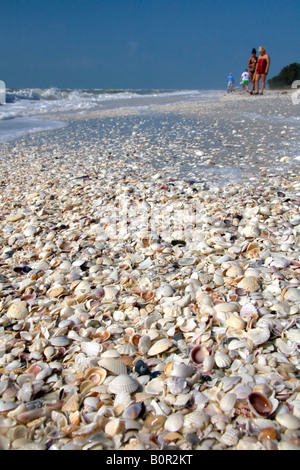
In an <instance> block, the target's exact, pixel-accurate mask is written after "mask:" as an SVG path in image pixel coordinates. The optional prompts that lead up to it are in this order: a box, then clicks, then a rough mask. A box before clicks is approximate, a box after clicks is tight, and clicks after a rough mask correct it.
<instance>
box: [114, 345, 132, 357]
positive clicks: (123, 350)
mask: <svg viewBox="0 0 300 470" xmlns="http://www.w3.org/2000/svg"><path fill="white" fill-rule="evenodd" d="M117 351H118V352H119V353H120V354H121V355H125V356H133V355H134V354H135V353H136V348H135V347H134V346H133V344H130V343H125V344H121V345H120V346H117Z"/></svg>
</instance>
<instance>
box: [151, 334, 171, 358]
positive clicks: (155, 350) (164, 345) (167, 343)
mask: <svg viewBox="0 0 300 470" xmlns="http://www.w3.org/2000/svg"><path fill="white" fill-rule="evenodd" d="M171 346H173V343H172V341H171V340H169V339H168V338H163V339H160V340H158V341H156V342H155V343H154V344H153V346H151V348H150V349H149V351H148V356H157V354H161V353H162V352H164V351H167V349H170V348H171Z"/></svg>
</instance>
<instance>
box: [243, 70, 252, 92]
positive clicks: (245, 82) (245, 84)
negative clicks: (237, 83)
mask: <svg viewBox="0 0 300 470" xmlns="http://www.w3.org/2000/svg"><path fill="white" fill-rule="evenodd" d="M241 80H242V86H243V90H245V87H246V90H247V91H249V80H250V75H249V72H248V69H246V70H245V72H243V73H242V76H241Z"/></svg>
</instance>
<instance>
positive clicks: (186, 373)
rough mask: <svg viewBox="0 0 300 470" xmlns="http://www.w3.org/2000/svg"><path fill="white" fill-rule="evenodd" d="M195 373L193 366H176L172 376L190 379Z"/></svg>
mask: <svg viewBox="0 0 300 470" xmlns="http://www.w3.org/2000/svg"><path fill="white" fill-rule="evenodd" d="M193 372H194V368H193V367H192V366H188V365H186V364H183V363H181V364H175V365H174V368H173V370H172V372H171V376H177V377H182V378H184V379H185V378H186V377H190V376H191V375H192V374H193Z"/></svg>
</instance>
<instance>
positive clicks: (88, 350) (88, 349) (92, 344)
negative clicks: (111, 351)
mask: <svg viewBox="0 0 300 470" xmlns="http://www.w3.org/2000/svg"><path fill="white" fill-rule="evenodd" d="M100 349H101V345H100V344H99V343H96V341H85V342H82V343H81V351H82V352H84V353H85V354H86V355H87V356H98V354H99V352H100Z"/></svg>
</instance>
